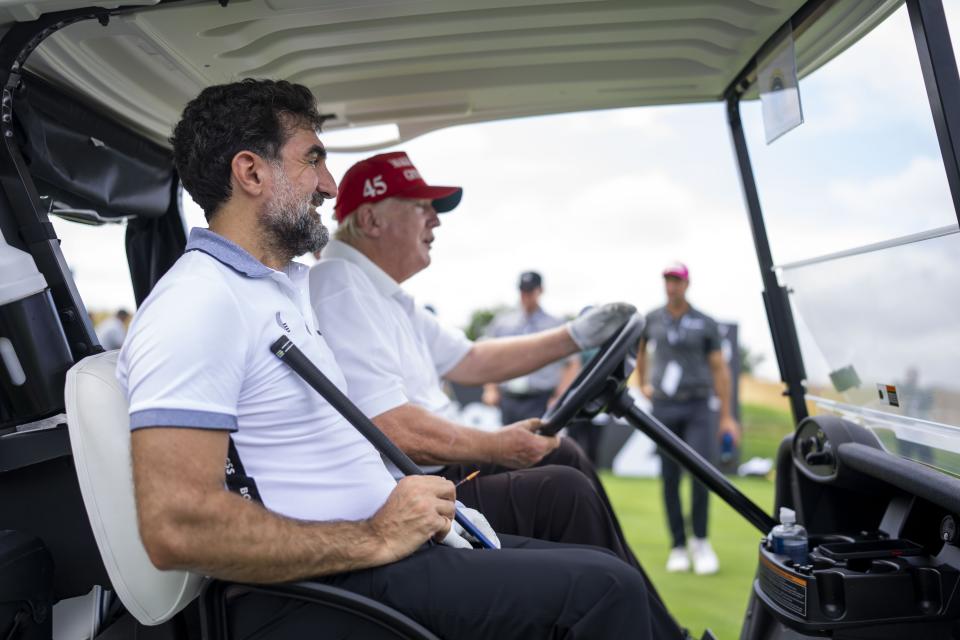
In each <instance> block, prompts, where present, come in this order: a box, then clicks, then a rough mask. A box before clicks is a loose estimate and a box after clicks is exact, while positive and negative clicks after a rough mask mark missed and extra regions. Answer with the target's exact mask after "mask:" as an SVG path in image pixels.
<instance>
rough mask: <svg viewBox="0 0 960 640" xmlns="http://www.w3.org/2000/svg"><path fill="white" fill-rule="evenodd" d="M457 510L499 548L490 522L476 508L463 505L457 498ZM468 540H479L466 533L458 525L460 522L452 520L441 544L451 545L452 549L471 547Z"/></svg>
mask: <svg viewBox="0 0 960 640" xmlns="http://www.w3.org/2000/svg"><path fill="white" fill-rule="evenodd" d="M457 510H458V511H459V512H460V513H462V514H463V515H464V516H466V517H467V519H468V520H470V522H472V523H473V526H475V527H476V528H477V529H479V530H480V533H482V534H483V535H484V536H486V538H487V540H489V541H490V542H492V543H493V545H494V546H495V547H496V548H497V549H499V548H500V539H499V538H498V537H497V534H496V533H495V532H494V531H493V527H491V526H490V523H489V522H487V519H486V518H485V517H483V514H482V513H480V512H479V511H477V510H476V509H471V508H470V507H467V506H465V505H464V504H463V503H462V502H460V501H459V500H457ZM469 541H472V542H480V541H479V540H477V539H476V538H474V537H473V536H472V535H470V534H469V533H467V532H466V531H465V530H464V528H463V527H461V526H460V523H458V522H457V521H456V520H454V521H453V526H452V527H450V531H449V532H448V533H447V537H446V538H444V539H443V542H442V543H441V544H444V545H446V546H448V547H453V548H454V549H472V548H473V546H472V545H471V544H470V542H469Z"/></svg>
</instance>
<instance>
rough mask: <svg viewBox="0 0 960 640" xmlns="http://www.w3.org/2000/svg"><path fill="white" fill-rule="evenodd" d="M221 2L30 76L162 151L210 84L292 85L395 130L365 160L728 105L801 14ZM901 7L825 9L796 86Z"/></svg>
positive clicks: (773, 4)
mask: <svg viewBox="0 0 960 640" xmlns="http://www.w3.org/2000/svg"><path fill="white" fill-rule="evenodd" d="M125 4H127V5H130V4H133V5H137V4H144V5H152V4H153V3H141V2H133V3H125ZM224 4H227V6H226V7H223V6H221V5H220V4H219V3H217V2H168V3H160V4H158V5H155V6H144V7H143V8H138V7H133V8H132V9H131V11H130V12H129V13H126V14H125V15H122V16H119V17H114V18H113V20H112V22H111V25H110V28H109V29H104V28H103V27H102V26H101V25H100V24H99V23H98V22H96V21H84V22H81V23H78V24H75V25H72V26H70V27H68V28H66V29H64V30H62V31H60V32H59V33H56V34H54V35H53V36H51V37H50V38H48V39H47V40H46V41H44V43H43V45H42V46H41V47H40V48H39V49H38V50H37V52H36V53H35V54H34V55H32V56H31V57H30V59H29V61H28V63H27V68H28V69H29V70H30V71H32V72H34V73H36V74H38V75H40V76H41V77H43V78H45V79H46V80H48V81H50V82H51V83H52V84H53V85H55V86H58V87H61V88H66V89H68V90H70V91H71V92H72V93H74V94H75V95H77V96H78V97H80V98H81V100H82V101H83V102H85V103H87V104H88V105H89V106H91V107H92V108H93V109H94V110H95V111H98V112H100V113H103V114H104V115H107V116H108V117H112V118H118V119H120V120H121V121H123V122H125V123H126V124H127V125H128V126H130V127H131V128H132V129H134V130H136V131H138V132H140V133H142V134H144V135H145V136H146V137H148V138H149V139H151V140H153V141H154V142H157V143H160V144H163V145H165V144H167V143H166V139H167V136H168V135H169V132H170V130H171V128H172V126H173V124H174V122H175V121H176V119H177V118H178V116H179V114H180V112H181V110H182V108H183V106H184V104H185V103H186V101H187V100H188V99H190V98H191V97H192V96H195V95H196V94H197V93H198V92H199V91H200V89H202V88H203V87H205V86H208V85H212V84H217V83H222V82H227V81H231V80H235V79H238V78H242V77H247V76H253V77H271V78H285V79H289V80H292V81H295V82H300V83H302V84H305V85H307V86H309V87H310V88H311V89H312V90H313V91H314V93H315V95H317V97H318V100H319V101H320V107H321V111H322V113H325V114H330V120H329V121H328V122H327V124H326V126H325V130H328V131H330V130H334V129H338V128H345V127H358V126H367V125H375V124H396V125H397V127H398V130H399V138H396V137H394V138H392V139H389V140H385V141H383V142H382V143H376V144H371V145H367V146H366V147H364V148H366V149H370V148H376V147H382V146H387V145H389V144H395V143H396V142H398V141H404V140H409V139H411V138H413V137H416V136H418V135H421V134H423V133H425V132H428V131H432V130H436V129H440V128H443V127H447V126H452V125H458V124H465V123H470V122H482V121H489V120H496V119H502V118H513V117H519V116H530V115H541V114H548V113H562V112H570V111H582V110H590V109H606V108H614V107H628V106H641V105H662V104H678V103H695V102H708V101H716V100H719V99H721V98H722V97H723V94H724V91H725V90H726V89H727V88H728V87H729V86H730V85H731V84H732V83H733V82H734V81H735V80H736V79H737V78H738V77H739V76H740V74H741V72H742V71H744V69H748V68H749V66H750V63H751V61H752V60H753V59H754V56H755V55H756V54H757V52H758V51H759V50H761V48H762V46H763V45H764V43H765V42H766V41H767V40H768V39H770V38H771V37H772V36H773V35H774V33H775V32H776V31H777V30H778V29H779V28H780V27H781V25H783V24H785V23H786V22H788V21H790V20H791V17H793V16H794V15H795V13H796V12H797V11H798V10H800V8H801V6H802V5H804V2H803V0H683V1H676V0H644V1H642V2H638V1H637V0H609V1H569V0H527V1H526V2H523V3H518V2H514V1H513V0H479V1H476V2H470V3H448V2H444V1H442V0H417V1H412V2H402V3H401V2H393V3H382V2H373V1H371V0H364V1H362V2H356V1H350V2H348V1H346V0H322V1H314V0H249V1H247V2H233V3H227V2H224ZM825 4H826V5H832V4H836V3H831V2H827V3H825ZM4 5H5V6H4ZM899 5H900V2H899V1H898V0H846V1H845V2H844V3H843V8H842V10H833V11H830V12H828V13H829V15H827V16H823V17H824V18H825V19H821V20H818V21H817V22H816V25H815V28H816V29H817V31H818V33H819V34H820V35H821V36H822V37H816V38H808V39H807V40H808V41H810V42H812V43H813V44H812V46H810V47H809V48H808V49H807V50H804V51H798V63H799V66H800V72H801V74H803V73H806V72H809V71H810V70H812V69H814V68H816V67H818V66H820V65H821V64H823V63H824V62H825V61H826V60H828V59H830V58H831V57H833V56H835V55H836V54H838V53H839V52H840V51H842V50H843V49H844V48H845V47H846V46H849V44H850V43H851V42H853V41H854V40H856V39H857V38H858V37H860V36H861V35H862V34H863V33H865V32H867V31H869V29H870V28H872V26H874V25H875V24H876V23H878V22H879V21H880V20H882V18H883V17H885V16H886V15H888V14H889V13H890V12H891V11H892V10H893V9H895V8H896V7H897V6H899ZM82 6H89V3H87V2H72V1H71V0H41V1H40V2H33V3H27V4H23V5H14V4H12V3H7V2H2V3H0V23H3V24H6V25H7V26H9V24H10V23H12V22H16V21H25V20H31V19H34V18H36V17H37V16H38V15H40V14H41V13H44V12H50V11H54V10H66V9H71V8H79V7H82ZM101 6H103V5H101ZM186 25H189V27H187V26H186ZM357 149H359V148H357Z"/></svg>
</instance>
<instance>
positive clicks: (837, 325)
mask: <svg viewBox="0 0 960 640" xmlns="http://www.w3.org/2000/svg"><path fill="white" fill-rule="evenodd" d="M843 6H844V3H839V4H838V5H836V6H835V7H834V8H833V9H831V11H841V10H843ZM954 9H956V7H954ZM828 22H830V21H829V20H828ZM817 35H818V34H816V33H814V32H813V31H812V30H811V31H808V32H805V33H801V34H797V35H796V39H795V47H796V57H797V60H798V61H800V63H801V64H800V70H799V71H800V76H801V80H800V83H799V87H800V97H801V102H802V107H803V116H804V119H805V122H804V123H803V124H802V125H800V126H799V127H798V128H796V129H794V130H792V131H789V132H787V133H786V134H784V135H783V136H782V137H780V138H778V139H776V140H775V141H773V142H772V144H769V145H768V144H767V143H766V140H765V138H764V122H763V116H762V113H761V105H760V102H759V101H751V102H749V103H744V104H743V107H742V113H743V118H744V128H745V130H746V135H747V139H748V143H749V144H750V152H751V156H752V158H753V161H754V167H755V171H756V176H757V182H758V185H759V190H760V198H761V201H762V204H763V210H764V217H765V219H766V223H767V230H768V233H769V237H770V243H771V249H772V253H773V256H774V262H775V264H776V267H775V269H776V271H777V274H778V276H779V278H780V281H781V283H782V284H783V285H784V286H786V287H787V288H788V291H789V293H790V300H791V305H792V311H793V314H794V317H795V319H796V323H797V331H798V334H799V338H800V346H801V352H802V356H803V365H804V367H805V371H806V381H807V384H806V388H807V396H806V397H807V400H808V404H811V405H813V406H812V407H811V408H812V409H813V412H815V413H816V412H821V413H822V412H833V413H839V414H841V415H843V416H844V417H846V418H848V419H851V420H854V421H856V422H859V423H861V424H863V425H865V426H868V427H869V428H871V429H873V430H874V432H875V433H876V435H877V436H878V437H879V439H880V440H881V442H882V443H883V446H884V447H885V448H886V449H887V450H888V451H889V452H891V453H895V454H898V455H901V456H904V457H907V458H910V459H913V460H916V461H919V462H923V463H925V464H927V465H930V466H934V467H937V468H939V469H941V470H943V471H947V472H950V473H953V474H960V376H958V375H957V364H956V363H957V353H958V351H957V345H958V344H960V304H958V302H957V298H956V296H955V294H954V292H956V291H957V290H958V289H960V265H958V263H957V261H956V256H957V255H960V233H958V227H957V214H956V212H955V210H954V206H953V201H952V199H951V195H950V190H949V188H948V183H947V179H946V174H945V172H944V168H943V162H942V159H941V153H940V148H939V146H938V143H937V136H936V132H935V128H934V123H933V119H932V117H931V113H930V107H929V104H928V102H927V97H926V91H925V89H924V85H923V77H922V74H921V69H920V64H919V62H918V60H917V56H916V54H915V51H914V46H915V45H914V41H913V34H912V33H911V27H910V21H909V18H908V15H907V9H906V7H901V8H900V9H898V10H896V11H895V12H893V13H892V14H891V15H889V17H887V18H886V19H885V21H884V22H883V23H882V24H880V25H879V26H878V27H877V28H876V29H875V30H874V31H873V32H871V33H869V34H867V35H866V36H865V37H864V38H863V39H862V40H860V41H858V42H856V43H855V44H853V45H852V46H851V47H850V49H849V50H848V51H846V52H845V53H844V54H843V55H841V56H839V57H837V58H836V59H834V60H832V61H830V62H828V63H827V64H825V65H824V66H822V67H820V68H816V69H815V70H813V71H812V72H809V73H808V74H807V75H804V72H805V70H804V68H803V61H804V59H805V58H809V56H808V55H807V52H808V50H810V49H811V48H815V47H816V45H817V40H818V38H817ZM890 43H894V46H890ZM812 66H815V65H812ZM881 106H882V108H880V107H881ZM798 157H804V158H810V157H815V158H817V161H816V162H809V161H808V162H805V163H802V164H801V163H799V162H797V161H796V158H798Z"/></svg>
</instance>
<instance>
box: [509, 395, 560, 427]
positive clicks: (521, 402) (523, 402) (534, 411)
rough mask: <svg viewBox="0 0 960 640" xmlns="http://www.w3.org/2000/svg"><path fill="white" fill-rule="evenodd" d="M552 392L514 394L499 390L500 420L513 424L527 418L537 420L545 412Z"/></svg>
mask: <svg viewBox="0 0 960 640" xmlns="http://www.w3.org/2000/svg"><path fill="white" fill-rule="evenodd" d="M551 395H553V392H552V391H543V392H541V393H529V394H527V393H524V394H516V393H509V392H507V391H503V390H502V389H501V390H500V416H501V417H500V420H501V422H503V424H513V423H514V422H519V421H520V420H526V419H527V418H539V417H541V416H542V415H543V414H544V413H546V411H547V403H548V402H549V401H550V396H551Z"/></svg>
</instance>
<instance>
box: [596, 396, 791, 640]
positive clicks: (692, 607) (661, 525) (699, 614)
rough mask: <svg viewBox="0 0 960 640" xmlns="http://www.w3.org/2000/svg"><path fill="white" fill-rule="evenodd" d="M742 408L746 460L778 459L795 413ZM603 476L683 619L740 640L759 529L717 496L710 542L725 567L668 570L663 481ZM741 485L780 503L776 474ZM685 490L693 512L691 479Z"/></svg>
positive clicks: (696, 631) (723, 639) (764, 500)
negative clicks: (703, 571)
mask: <svg viewBox="0 0 960 640" xmlns="http://www.w3.org/2000/svg"><path fill="white" fill-rule="evenodd" d="M742 411H743V427H744V436H743V442H742V446H743V455H742V456H741V457H742V459H744V460H746V459H748V458H750V457H751V456H760V457H770V458H772V457H773V456H774V454H775V453H776V449H777V446H778V445H779V444H780V440H781V439H782V438H783V436H784V435H785V434H786V433H789V432H790V430H791V429H792V423H791V419H790V416H789V415H788V414H786V413H785V412H783V411H780V410H776V409H770V408H767V407H762V406H757V405H745V406H743V407H742ZM603 480H604V484H605V485H606V487H607V491H608V492H609V494H610V499H611V501H612V502H613V505H614V508H615V509H616V512H617V514H618V516H619V518H620V523H621V524H622V526H623V530H624V532H625V533H626V536H627V540H628V542H629V543H630V546H631V547H632V548H633V550H634V552H635V553H636V554H637V556H638V557H639V558H640V561H641V563H642V564H643V566H644V568H645V569H646V570H647V573H648V574H649V575H650V578H651V580H653V582H654V584H655V585H656V587H657V590H658V591H659V592H660V595H661V596H662V597H663V599H664V601H665V602H666V603H667V607H669V609H670V611H671V612H672V613H673V615H674V616H676V618H677V620H678V621H679V622H680V624H681V625H683V626H685V627H687V628H688V629H690V631H691V633H692V634H693V635H694V637H697V638H699V637H700V634H701V633H702V632H703V630H704V629H705V628H710V629H712V630H713V632H714V633H715V634H716V635H717V637H718V638H719V639H720V640H735V639H736V638H738V637H739V635H740V626H741V624H742V622H743V614H744V611H745V610H746V606H747V599H748V598H749V595H750V589H751V588H752V583H753V576H754V572H755V571H756V565H757V544H758V543H759V541H760V537H761V534H760V532H759V531H757V530H756V529H755V528H753V526H752V525H750V524H748V523H747V522H746V521H745V520H744V519H743V518H742V517H741V516H739V515H738V514H737V513H736V512H735V511H733V509H731V508H730V507H728V506H727V505H726V504H725V503H724V502H722V501H721V500H720V499H718V498H717V497H716V496H711V499H710V541H711V543H712V544H713V548H714V550H715V551H716V552H717V555H718V556H719V558H720V572H719V573H717V574H716V575H713V576H696V575H694V574H692V573H684V574H668V573H667V572H666V571H665V569H664V565H665V564H666V561H667V553H668V552H669V550H670V549H669V548H670V541H669V533H668V531H667V521H666V515H665V514H664V511H663V499H662V497H661V489H660V480H659V479H647V478H618V477H615V476H612V475H604V477H603ZM734 484H736V485H737V487H738V488H739V489H740V490H741V491H743V492H744V493H745V494H746V495H747V496H748V497H749V498H751V499H752V500H753V501H754V502H756V503H757V504H759V505H760V506H761V507H763V508H764V509H766V510H768V511H769V510H771V509H772V508H773V480H772V479H768V478H736V479H734ZM681 491H682V496H683V500H684V505H685V507H686V508H687V509H689V504H690V502H689V496H690V485H689V482H688V481H687V480H686V479H685V480H684V482H683V485H682V487H681Z"/></svg>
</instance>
